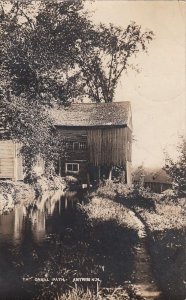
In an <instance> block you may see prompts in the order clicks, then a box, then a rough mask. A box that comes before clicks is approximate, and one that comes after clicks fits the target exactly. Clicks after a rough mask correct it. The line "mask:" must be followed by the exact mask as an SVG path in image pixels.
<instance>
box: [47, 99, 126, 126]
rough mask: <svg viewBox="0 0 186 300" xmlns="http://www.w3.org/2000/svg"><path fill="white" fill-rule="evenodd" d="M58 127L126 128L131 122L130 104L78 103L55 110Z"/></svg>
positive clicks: (52, 114) (54, 116)
mask: <svg viewBox="0 0 186 300" xmlns="http://www.w3.org/2000/svg"><path fill="white" fill-rule="evenodd" d="M51 116H52V118H53V119H54V123H55V125H56V126H87V127H88V126H89V127H91V126H125V125H128V124H129V122H131V120H130V117H131V108H130V102H129V101H125V102H112V103H76V104H71V105H70V106H69V107H66V108H60V109H53V110H52V111H51Z"/></svg>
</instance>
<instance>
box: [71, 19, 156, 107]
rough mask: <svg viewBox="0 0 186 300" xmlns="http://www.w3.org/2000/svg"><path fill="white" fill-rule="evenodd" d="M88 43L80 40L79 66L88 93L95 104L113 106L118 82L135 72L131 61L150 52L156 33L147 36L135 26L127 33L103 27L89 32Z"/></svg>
mask: <svg viewBox="0 0 186 300" xmlns="http://www.w3.org/2000/svg"><path fill="white" fill-rule="evenodd" d="M88 37H89V38H88V40H85V41H83V44H82V40H80V41H79V40H78V48H79V50H80V52H79V53H78V55H77V63H78V67H79V68H80V71H81V74H82V79H83V80H84V82H85V91H86V93H87V94H88V96H89V98H90V99H91V100H92V101H96V102H113V100H114V95H115V90H116V87H117V84H118V81H119V79H120V77H121V75H122V73H123V71H124V70H127V69H128V68H130V67H131V68H133V69H135V66H134V65H133V64H132V62H131V58H133V57H135V56H136V55H137V53H139V52H140V51H146V50H147V45H148V43H149V42H150V41H151V40H152V39H153V32H152V31H146V32H143V31H142V29H141V26H139V25H137V24H136V23H135V22H131V24H129V25H128V26H127V28H126V29H123V28H121V27H117V26H114V25H113V24H110V25H109V27H108V26H105V25H104V24H100V25H99V26H98V27H97V28H94V31H93V30H92V29H91V30H88Z"/></svg>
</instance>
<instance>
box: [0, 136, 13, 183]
mask: <svg viewBox="0 0 186 300" xmlns="http://www.w3.org/2000/svg"><path fill="white" fill-rule="evenodd" d="M15 156H16V147H15V144H14V143H13V142H12V141H0V178H8V179H14V178H15V177H16V169H15Z"/></svg>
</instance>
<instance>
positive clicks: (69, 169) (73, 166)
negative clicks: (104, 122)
mask: <svg viewBox="0 0 186 300" xmlns="http://www.w3.org/2000/svg"><path fill="white" fill-rule="evenodd" d="M65 172H66V173H76V174H77V173H79V164H77V163H66V164H65Z"/></svg>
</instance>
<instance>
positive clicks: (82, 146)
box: [79, 142, 87, 150]
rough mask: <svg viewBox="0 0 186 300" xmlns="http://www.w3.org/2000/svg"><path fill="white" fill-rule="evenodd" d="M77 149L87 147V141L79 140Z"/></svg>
mask: <svg viewBox="0 0 186 300" xmlns="http://www.w3.org/2000/svg"><path fill="white" fill-rule="evenodd" d="M79 149H83V150H85V149H87V143H86V142H80V143H79Z"/></svg>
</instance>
